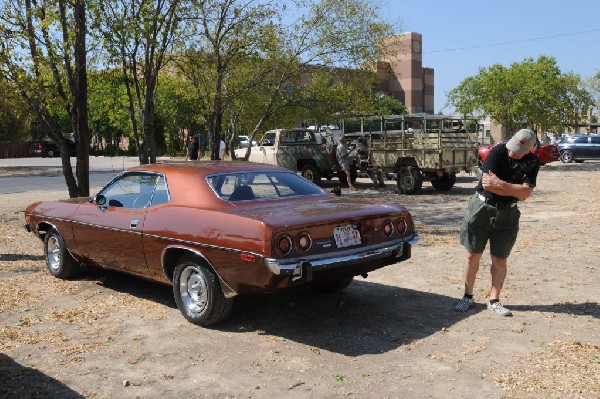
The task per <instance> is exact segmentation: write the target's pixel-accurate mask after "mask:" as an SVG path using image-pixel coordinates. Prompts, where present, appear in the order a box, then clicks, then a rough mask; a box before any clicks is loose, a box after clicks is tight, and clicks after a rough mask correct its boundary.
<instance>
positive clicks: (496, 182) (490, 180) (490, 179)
mask: <svg viewBox="0 0 600 399" xmlns="http://www.w3.org/2000/svg"><path fill="white" fill-rule="evenodd" d="M504 183H506V182H505V181H503V180H501V179H500V178H499V177H498V176H496V175H495V174H494V172H492V171H491V170H490V171H489V172H488V173H484V174H483V177H482V178H481V184H482V185H483V188H485V189H486V190H488V191H491V192H492V193H496V191H497V189H499V188H501V187H502V186H503V184H504ZM494 189H496V190H494ZM496 194H499V193H496Z"/></svg>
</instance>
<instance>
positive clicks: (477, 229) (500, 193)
mask: <svg viewBox="0 0 600 399" xmlns="http://www.w3.org/2000/svg"><path fill="white" fill-rule="evenodd" d="M536 141H537V137H536V134H535V133H534V132H533V131H531V130H529V129H521V130H519V131H518V132H517V133H516V134H515V135H514V136H513V137H512V138H511V139H510V140H509V141H508V142H507V143H506V144H502V143H500V144H497V145H496V146H494V147H493V148H492V149H491V151H490V153H489V155H488V157H487V158H486V160H485V162H484V164H483V166H482V171H483V177H482V178H481V180H480V182H479V184H478V186H477V188H476V189H475V190H476V191H475V194H473V196H472V197H471V199H470V200H469V206H468V208H467V213H466V214H465V217H464V220H463V224H462V227H461V229H460V242H461V244H463V245H464V246H465V249H466V250H467V255H466V259H465V270H464V276H465V294H464V296H463V298H462V299H461V300H460V301H459V302H458V304H457V305H456V310H457V311H462V312H464V311H466V310H467V309H469V308H470V307H471V305H473V302H474V300H473V287H474V286H475V280H476V278H477V272H478V270H479V261H480V259H481V256H482V255H483V251H484V249H485V246H486V245H487V242H488V241H489V243H490V255H491V258H492V267H491V269H490V272H491V274H492V288H491V291H490V297H489V302H488V305H487V307H488V309H491V310H492V311H494V312H496V313H497V314H499V315H502V316H512V313H511V312H510V310H508V309H506V308H505V307H504V306H502V303H501V302H500V292H501V290H502V285H503V284H504V279H505V278H506V271H507V258H508V256H509V255H510V251H511V250H512V247H513V245H514V244H515V241H516V239H517V232H518V231H519V217H520V215H521V212H520V211H519V208H518V206H517V202H518V201H523V200H525V199H527V198H528V197H529V196H530V195H531V194H532V193H533V188H534V187H535V185H536V179H537V174H538V171H539V169H540V165H539V162H538V160H537V157H536V156H535V155H533V154H532V153H531V152H530V151H531V149H532V148H533V146H534V145H535V143H536Z"/></svg>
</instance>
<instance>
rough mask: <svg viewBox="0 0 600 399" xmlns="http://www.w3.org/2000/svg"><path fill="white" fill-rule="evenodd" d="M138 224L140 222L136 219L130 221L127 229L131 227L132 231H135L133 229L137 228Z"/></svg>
mask: <svg viewBox="0 0 600 399" xmlns="http://www.w3.org/2000/svg"><path fill="white" fill-rule="evenodd" d="M139 223H140V221H139V220H137V219H132V220H131V223H130V224H129V227H131V228H132V229H135V228H137V226H138V224H139Z"/></svg>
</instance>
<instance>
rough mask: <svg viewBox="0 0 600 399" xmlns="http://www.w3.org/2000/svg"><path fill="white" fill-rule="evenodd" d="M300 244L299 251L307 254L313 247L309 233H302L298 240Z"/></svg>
mask: <svg viewBox="0 0 600 399" xmlns="http://www.w3.org/2000/svg"><path fill="white" fill-rule="evenodd" d="M296 242H297V243H298V249H299V250H300V251H302V252H306V251H308V250H309V249H310V247H312V238H310V235H309V234H308V233H300V234H299V235H298V237H297V238H296Z"/></svg>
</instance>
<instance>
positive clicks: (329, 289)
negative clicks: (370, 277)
mask: <svg viewBox="0 0 600 399" xmlns="http://www.w3.org/2000/svg"><path fill="white" fill-rule="evenodd" d="M353 279H354V277H346V278H344V279H342V280H340V281H336V282H333V283H328V284H315V285H312V289H313V290H314V291H315V292H318V293H319V294H335V293H336V292H340V291H343V290H345V289H346V288H348V286H349V285H350V284H351V283H352V280H353Z"/></svg>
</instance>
